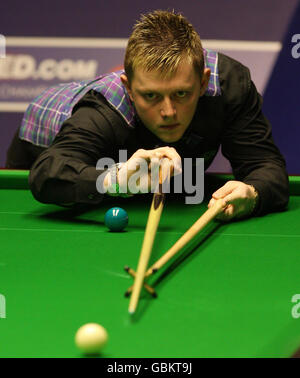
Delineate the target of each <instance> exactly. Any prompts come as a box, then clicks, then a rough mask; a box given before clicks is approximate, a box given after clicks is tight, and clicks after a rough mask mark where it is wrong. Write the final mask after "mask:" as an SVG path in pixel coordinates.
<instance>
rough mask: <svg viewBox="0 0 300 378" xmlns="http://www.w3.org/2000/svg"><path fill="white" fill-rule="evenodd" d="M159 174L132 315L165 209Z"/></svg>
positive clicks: (134, 287) (138, 271)
mask: <svg viewBox="0 0 300 378" xmlns="http://www.w3.org/2000/svg"><path fill="white" fill-rule="evenodd" d="M159 173H160V177H159V192H158V193H155V194H154V195H153V200H152V204H151V208H150V212H149V217H148V221H147V225H146V230H145V235H144V240H143V245H142V249H141V253H140V258H139V262H138V267H137V271H136V276H135V280H134V284H133V288H132V294H131V297H130V302H129V308H128V311H129V313H130V314H134V312H135V310H136V307H137V304H138V300H139V297H140V292H141V288H142V285H143V283H144V279H145V272H146V269H147V266H148V262H149V259H150V255H151V251H152V246H153V242H154V239H155V235H156V231H157V227H158V224H159V220H160V217H161V213H162V210H163V207H164V198H165V196H164V194H162V193H161V187H162V183H161V182H162V181H161V169H160V172H159Z"/></svg>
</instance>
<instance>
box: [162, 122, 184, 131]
mask: <svg viewBox="0 0 300 378" xmlns="http://www.w3.org/2000/svg"><path fill="white" fill-rule="evenodd" d="M179 125H180V124H179V123H174V124H173V125H161V126H160V129H162V130H174V129H176V128H177V127H178V126H179Z"/></svg>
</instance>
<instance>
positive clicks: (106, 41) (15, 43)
mask: <svg viewBox="0 0 300 378" xmlns="http://www.w3.org/2000/svg"><path fill="white" fill-rule="evenodd" d="M127 41H128V40H127V39H125V38H62V37H61V38H49V37H6V46H11V47H64V48H68V47H70V48H74V47H78V48H81V49H82V48H97V47H102V48H111V49H118V48H126V46H127ZM202 44H203V46H204V47H206V48H208V49H222V50H239V51H265V52H269V51H273V52H277V51H280V49H281V47H282V44H281V43H280V42H268V41H236V40H221V39H220V40H219V39H203V40H202Z"/></svg>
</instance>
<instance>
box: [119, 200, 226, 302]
mask: <svg viewBox="0 0 300 378" xmlns="http://www.w3.org/2000/svg"><path fill="white" fill-rule="evenodd" d="M225 207H226V204H225V203H224V201H223V199H219V200H217V201H216V202H215V203H214V205H212V206H211V207H210V208H209V209H207V210H206V211H205V213H204V214H203V215H202V216H201V217H200V218H199V219H198V220H197V221H196V222H195V223H194V224H193V225H192V226H191V227H190V228H189V229H188V230H187V231H186V232H185V233H184V234H183V235H182V237H181V238H180V239H178V240H177V242H176V243H175V244H173V246H172V247H171V248H170V249H169V250H168V251H167V252H166V253H165V254H164V255H163V256H162V257H161V258H160V259H159V260H157V261H156V262H155V263H154V264H153V265H152V266H151V267H150V268H149V269H148V270H147V272H146V273H145V278H147V277H149V276H151V275H152V274H153V273H155V272H157V271H158V269H160V268H161V267H162V266H163V265H165V264H166V263H167V262H168V261H169V260H170V259H171V258H172V257H173V256H174V255H175V254H176V253H177V252H179V251H180V250H181V249H182V248H183V247H184V246H185V245H186V244H187V243H188V242H190V241H191V239H192V238H193V237H195V236H196V234H198V233H199V232H200V231H201V230H202V229H203V228H204V227H205V226H206V225H207V224H208V223H209V222H211V221H212V220H213V219H214V218H215V217H216V216H217V215H218V214H220V213H221V212H222V211H223V210H224V208H225ZM133 272H134V271H133ZM133 272H132V271H131V272H128V273H129V274H130V275H132V274H133ZM131 291H132V286H131V287H130V288H129V289H128V290H127V292H126V294H127V295H129V293H130V292H131Z"/></svg>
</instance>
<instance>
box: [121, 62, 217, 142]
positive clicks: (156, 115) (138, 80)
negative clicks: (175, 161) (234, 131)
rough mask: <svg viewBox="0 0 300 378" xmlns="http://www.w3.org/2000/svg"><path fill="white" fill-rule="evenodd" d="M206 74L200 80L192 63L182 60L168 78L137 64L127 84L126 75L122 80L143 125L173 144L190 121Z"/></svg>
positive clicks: (206, 72)
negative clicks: (145, 69)
mask: <svg viewBox="0 0 300 378" xmlns="http://www.w3.org/2000/svg"><path fill="white" fill-rule="evenodd" d="M209 75H210V71H209V70H205V72H204V75H203V78H202V79H201V78H200V77H199V74H197V72H196V71H195V69H194V67H193V65H192V64H190V63H189V62H188V61H183V62H182V63H181V64H180V65H179V67H178V69H177V71H176V73H175V74H174V75H173V76H171V77H164V76H163V75H162V74H161V73H160V72H159V71H150V72H147V71H144V70H143V69H141V68H139V67H137V68H136V69H135V71H134V75H133V78H132V81H131V83H130V84H129V82H128V79H127V77H126V76H125V75H122V76H121V79H122V82H123V84H124V85H125V86H126V89H127V91H128V93H129V96H130V98H131V100H132V101H133V102H134V105H135V108H136V111H137V114H138V116H139V117H140V119H141V121H142V122H143V124H144V125H145V126H146V127H147V128H148V129H149V130H150V131H151V132H152V133H153V134H155V135H156V136H157V137H158V138H159V139H161V140H162V141H164V142H166V143H173V142H177V141H178V140H179V139H180V138H181V137H182V136H183V134H184V132H185V131H186V129H187V128H188V126H189V124H190V122H191V121H192V118H193V116H194V114H195V110H196V107H197V103H198V100H199V97H200V96H202V95H203V94H204V92H205V90H206V87H207V83H208V80H209Z"/></svg>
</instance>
